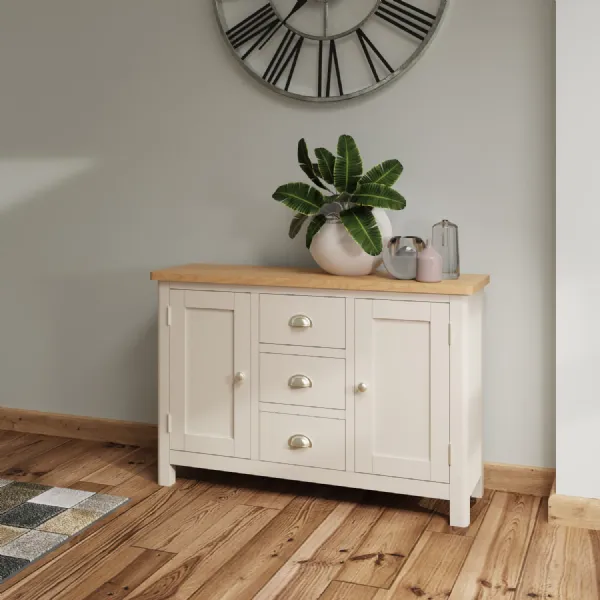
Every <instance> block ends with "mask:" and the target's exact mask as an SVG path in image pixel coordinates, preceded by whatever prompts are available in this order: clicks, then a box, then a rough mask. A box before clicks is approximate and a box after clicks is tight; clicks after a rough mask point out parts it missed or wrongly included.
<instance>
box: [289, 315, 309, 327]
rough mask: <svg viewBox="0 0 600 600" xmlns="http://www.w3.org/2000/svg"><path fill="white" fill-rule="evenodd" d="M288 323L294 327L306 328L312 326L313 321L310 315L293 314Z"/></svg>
mask: <svg viewBox="0 0 600 600" xmlns="http://www.w3.org/2000/svg"><path fill="white" fill-rule="evenodd" d="M288 325H289V326H290V327H294V328H295V329H307V328H308V327H312V326H313V323H312V320H311V319H310V317H307V316H306V315H294V316H293V317H291V318H290V320H289V322H288Z"/></svg>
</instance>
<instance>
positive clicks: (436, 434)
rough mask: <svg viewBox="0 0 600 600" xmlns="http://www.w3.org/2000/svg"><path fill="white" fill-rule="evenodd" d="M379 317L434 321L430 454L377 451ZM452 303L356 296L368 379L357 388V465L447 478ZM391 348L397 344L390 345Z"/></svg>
mask: <svg viewBox="0 0 600 600" xmlns="http://www.w3.org/2000/svg"><path fill="white" fill-rule="evenodd" d="M379 319H391V320H400V321H425V322H429V323H430V420H429V422H430V432H429V433H430V460H411V459H403V458H400V457H390V456H383V455H378V454H377V453H376V451H375V444H374V436H375V411H376V408H377V404H376V397H377V382H376V381H375V369H374V362H373V361H374V360H375V358H374V355H375V353H374V349H373V324H374V322H375V321H376V320H379ZM449 323H450V307H449V305H448V304H438V303H430V302H410V303H408V302H404V301H402V300H376V299H371V300H362V299H360V300H356V301H355V372H356V385H357V384H358V383H359V382H361V381H365V382H366V383H368V388H367V390H366V391H365V392H362V393H361V392H358V391H356V392H355V423H356V426H355V440H354V443H355V469H356V471H357V472H361V473H375V474H379V475H388V476H392V477H407V478H410V479H420V480H423V481H435V482H440V483H448V482H449V481H450V467H449V464H448V463H449V461H448V447H449V443H450V348H449ZM390 351H393V349H390Z"/></svg>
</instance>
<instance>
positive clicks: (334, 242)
mask: <svg viewBox="0 0 600 600" xmlns="http://www.w3.org/2000/svg"><path fill="white" fill-rule="evenodd" d="M373 216H374V217H375V221H377V225H379V230H380V231H381V237H382V238H383V247H384V248H385V246H386V245H387V243H388V241H389V239H390V238H391V237H392V223H391V221H390V218H389V217H388V216H387V214H386V212H385V210H383V209H382V208H374V209H373ZM310 253H311V254H312V257H313V258H314V259H315V262H316V263H317V264H318V265H319V266H320V267H321V269H323V270H324V271H327V272H328V273H331V274H332V275H350V276H357V275H370V274H371V273H373V271H375V269H377V267H379V265H380V264H381V262H382V256H381V254H380V255H379V256H370V255H369V254H367V253H366V252H365V251H364V250H363V249H362V248H361V247H360V246H359V245H358V244H357V243H356V242H355V241H354V240H353V239H352V236H351V235H350V234H349V233H348V232H347V231H346V228H345V227H344V225H343V224H342V223H341V222H340V221H339V220H338V219H336V218H328V219H327V222H326V223H325V225H323V227H321V229H320V230H319V232H318V233H317V235H315V237H314V238H313V241H312V244H311V245H310Z"/></svg>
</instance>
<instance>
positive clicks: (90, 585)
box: [52, 545, 144, 600]
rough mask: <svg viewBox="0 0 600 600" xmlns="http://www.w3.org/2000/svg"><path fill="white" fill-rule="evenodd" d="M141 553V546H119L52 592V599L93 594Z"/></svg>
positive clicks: (77, 598)
mask: <svg viewBox="0 0 600 600" xmlns="http://www.w3.org/2000/svg"><path fill="white" fill-rule="evenodd" d="M142 554H144V550H143V549H142V548H133V547H131V546H127V545H124V546H120V547H119V548H117V549H116V550H115V551H114V552H112V553H111V554H110V555H108V556H107V557H105V559H104V560H99V561H98V562H96V564H94V565H91V566H90V568H89V569H87V570H86V571H85V572H81V573H79V574H78V576H77V578H76V579H74V580H71V581H70V583H69V585H68V587H66V588H65V589H63V590H62V591H61V592H59V593H54V594H53V596H52V598H53V600H81V599H82V598H85V597H86V596H88V595H90V594H93V593H94V592H95V591H96V590H98V589H99V588H100V587H101V586H102V585H103V584H104V583H105V582H106V581H107V580H108V579H110V578H111V577H112V576H113V575H115V576H116V575H118V574H119V573H120V572H121V571H122V570H123V569H124V568H125V569H126V568H128V567H130V566H131V565H132V564H133V563H135V562H136V561H137V560H138V559H139V558H140V556H141V555H142Z"/></svg>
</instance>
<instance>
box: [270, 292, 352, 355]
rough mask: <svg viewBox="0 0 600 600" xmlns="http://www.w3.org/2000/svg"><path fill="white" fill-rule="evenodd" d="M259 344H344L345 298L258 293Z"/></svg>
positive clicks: (341, 346)
mask: <svg viewBox="0 0 600 600" xmlns="http://www.w3.org/2000/svg"><path fill="white" fill-rule="evenodd" d="M260 341H261V342H262V343H263V344H285V345H291V346H316V347H319V348H345V347H346V300H345V299H344V298H326V297H322V296H284V295H276V294H261V295H260Z"/></svg>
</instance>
